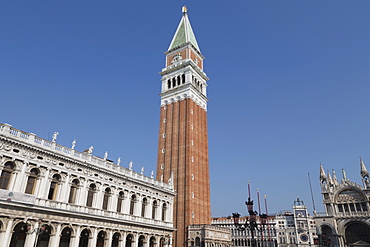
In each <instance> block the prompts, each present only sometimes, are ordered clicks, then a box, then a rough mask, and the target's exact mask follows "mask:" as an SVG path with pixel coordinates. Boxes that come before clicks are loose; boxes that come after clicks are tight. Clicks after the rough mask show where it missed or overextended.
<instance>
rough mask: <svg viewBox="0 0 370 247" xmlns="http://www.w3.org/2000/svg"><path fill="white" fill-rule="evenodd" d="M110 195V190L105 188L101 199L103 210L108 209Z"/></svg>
mask: <svg viewBox="0 0 370 247" xmlns="http://www.w3.org/2000/svg"><path fill="white" fill-rule="evenodd" d="M110 194H111V190H110V189H109V188H106V189H105V191H104V197H103V209H104V210H107V209H108V203H109V197H110Z"/></svg>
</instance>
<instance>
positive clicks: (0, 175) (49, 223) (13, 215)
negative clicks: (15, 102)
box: [0, 124, 175, 247]
mask: <svg viewBox="0 0 370 247" xmlns="http://www.w3.org/2000/svg"><path fill="white" fill-rule="evenodd" d="M57 135H58V133H54V135H53V140H52V141H47V140H45V139H42V138H40V137H37V136H36V135H35V134H33V133H26V132H23V131H21V130H18V129H15V128H13V127H12V126H11V125H9V124H0V243H1V244H0V245H1V246H4V247H8V246H10V247H23V246H25V247H32V246H40V247H41V246H49V247H57V246H61V247H67V246H70V247H92V246H104V247H110V246H112V247H136V246H137V247H141V246H144V247H153V246H156V247H162V246H166V247H167V246H171V239H172V232H173V231H174V228H173V221H172V207H173V199H174V196H175V192H174V190H173V188H172V185H171V184H167V183H164V182H160V181H157V180H155V179H154V174H153V173H152V175H151V177H146V176H144V175H143V174H142V173H143V172H141V173H136V172H134V171H133V170H132V165H130V166H129V168H128V169H127V168H124V167H121V166H119V164H118V165H117V164H115V163H113V162H112V161H110V160H108V159H107V156H108V155H107V153H106V155H105V156H104V158H99V157H96V156H93V147H90V148H89V149H88V150H86V151H85V152H78V151H76V150H74V145H75V143H74V144H73V143H72V148H67V147H64V146H61V145H59V144H57V142H56V140H57ZM117 163H120V161H118V162H117Z"/></svg>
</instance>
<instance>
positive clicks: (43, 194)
mask: <svg viewBox="0 0 370 247" xmlns="http://www.w3.org/2000/svg"><path fill="white" fill-rule="evenodd" d="M49 174H50V170H49V169H46V172H45V175H44V177H43V178H42V180H41V186H40V190H39V193H38V195H37V197H39V198H42V199H46V198H47V194H48V193H49V186H48V185H49Z"/></svg>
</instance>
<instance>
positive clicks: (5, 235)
mask: <svg viewBox="0 0 370 247" xmlns="http://www.w3.org/2000/svg"><path fill="white" fill-rule="evenodd" d="M13 222H14V219H9V220H8V224H7V225H6V230H5V232H2V233H1V236H0V243H4V245H5V246H9V244H10V240H11V237H12V228H13Z"/></svg>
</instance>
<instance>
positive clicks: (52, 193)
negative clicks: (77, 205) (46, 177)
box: [48, 174, 60, 200]
mask: <svg viewBox="0 0 370 247" xmlns="http://www.w3.org/2000/svg"><path fill="white" fill-rule="evenodd" d="M59 182H60V175H59V174H54V176H53V177H52V179H51V183H50V188H49V194H48V199H49V200H55V199H57V198H56V197H57V192H58V183H59Z"/></svg>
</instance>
